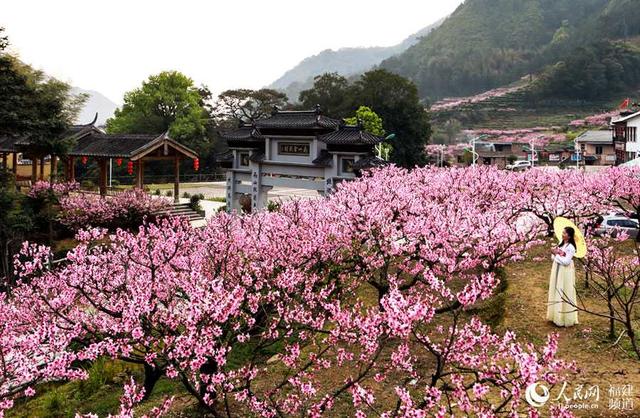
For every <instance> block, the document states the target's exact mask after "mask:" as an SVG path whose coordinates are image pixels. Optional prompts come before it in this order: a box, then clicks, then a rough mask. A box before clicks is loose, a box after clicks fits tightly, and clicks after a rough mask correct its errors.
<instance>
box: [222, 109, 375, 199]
mask: <svg viewBox="0 0 640 418" xmlns="http://www.w3.org/2000/svg"><path fill="white" fill-rule="evenodd" d="M220 135H221V137H222V138H223V139H225V140H226V141H227V143H228V145H229V150H230V154H228V155H227V157H228V160H229V161H230V163H231V164H230V168H229V170H228V172H227V209H228V210H229V211H232V210H240V209H241V208H240V197H241V196H242V195H250V196H251V208H252V210H257V209H260V208H262V207H264V206H266V204H267V196H268V192H269V190H271V189H272V188H273V187H278V186H280V187H291V188H300V189H307V190H316V191H318V192H319V193H321V194H326V193H329V192H330V191H331V190H332V189H333V187H334V186H335V184H336V183H337V182H339V181H343V180H346V179H351V178H354V177H355V176H356V174H357V173H358V171H361V170H364V169H367V168H371V167H377V166H381V165H384V164H386V162H385V161H384V160H381V159H379V158H378V157H376V156H375V152H374V151H375V146H376V145H377V144H380V143H381V142H382V141H384V139H383V138H381V137H378V136H375V135H372V134H370V133H368V132H366V131H364V130H363V128H362V126H348V125H346V124H345V123H344V121H341V120H337V119H332V118H330V117H328V116H325V115H324V114H323V113H322V111H321V110H320V107H319V106H318V107H316V108H315V109H314V110H308V111H282V110H279V109H277V108H275V109H274V111H273V112H272V114H271V116H269V117H267V118H264V119H260V120H257V121H254V122H253V123H251V124H244V125H241V126H240V127H239V128H237V129H232V130H227V131H224V132H221V133H220Z"/></svg>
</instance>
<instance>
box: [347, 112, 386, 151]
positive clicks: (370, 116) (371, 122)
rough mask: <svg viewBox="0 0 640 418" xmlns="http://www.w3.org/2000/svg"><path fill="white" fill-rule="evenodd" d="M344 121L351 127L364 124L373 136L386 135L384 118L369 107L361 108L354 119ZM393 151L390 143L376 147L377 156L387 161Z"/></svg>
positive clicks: (364, 127) (365, 128)
mask: <svg viewBox="0 0 640 418" xmlns="http://www.w3.org/2000/svg"><path fill="white" fill-rule="evenodd" d="M344 121H345V122H346V123H348V124H349V125H356V124H362V127H363V129H364V130H365V131H367V132H369V133H371V134H373V135H377V136H384V134H385V132H384V127H383V122H382V118H381V117H380V116H378V114H377V113H376V112H374V111H373V110H371V109H370V108H368V107H367V106H360V107H359V108H358V110H356V115H355V116H354V117H351V118H345V120H344ZM391 151H392V147H391V144H389V143H388V142H383V143H381V144H378V145H376V154H377V155H378V157H381V158H384V159H385V160H386V159H388V158H389V155H390V154H391Z"/></svg>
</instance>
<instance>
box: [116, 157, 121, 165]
mask: <svg viewBox="0 0 640 418" xmlns="http://www.w3.org/2000/svg"><path fill="white" fill-rule="evenodd" d="M116 164H118V167H120V166H121V165H122V158H116Z"/></svg>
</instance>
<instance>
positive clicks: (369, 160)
mask: <svg viewBox="0 0 640 418" xmlns="http://www.w3.org/2000/svg"><path fill="white" fill-rule="evenodd" d="M387 165H389V162H388V161H385V160H383V159H382V158H378V157H377V156H375V155H369V156H367V157H364V158H360V159H359V160H358V161H356V162H355V163H353V169H354V170H366V169H369V168H377V167H385V166H387Z"/></svg>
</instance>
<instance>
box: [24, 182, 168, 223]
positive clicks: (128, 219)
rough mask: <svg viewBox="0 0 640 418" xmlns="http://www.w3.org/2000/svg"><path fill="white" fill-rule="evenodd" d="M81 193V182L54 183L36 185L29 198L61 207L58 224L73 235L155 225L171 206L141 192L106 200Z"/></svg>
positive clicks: (117, 195)
mask: <svg viewBox="0 0 640 418" xmlns="http://www.w3.org/2000/svg"><path fill="white" fill-rule="evenodd" d="M79 190H80V185H79V183H77V182H70V183H51V182H48V181H38V182H36V183H35V184H34V185H33V186H32V187H31V189H30V190H29V193H28V194H27V196H28V197H29V198H31V199H34V200H37V201H40V202H50V203H53V204H56V205H58V206H59V208H60V211H59V213H58V214H57V216H56V218H57V220H58V221H59V222H60V223H61V224H62V225H64V226H66V227H68V228H69V229H71V230H72V231H78V230H80V229H82V228H86V227H89V226H91V227H100V228H107V229H109V230H112V231H115V230H116V229H117V228H118V227H120V228H124V229H131V228H134V229H135V228H137V227H138V226H139V225H141V224H142V222H143V220H144V219H147V220H148V221H154V220H155V217H156V215H157V214H159V213H162V212H163V211H165V210H166V209H167V208H168V207H169V206H170V204H171V203H170V201H169V200H168V199H165V198H161V197H158V198H154V197H152V196H151V195H149V194H148V193H146V192H144V191H143V190H140V189H131V190H125V191H122V192H120V193H118V194H116V195H114V196H110V197H107V198H103V197H101V196H98V195H96V194H85V193H76V192H78V191H79Z"/></svg>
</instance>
